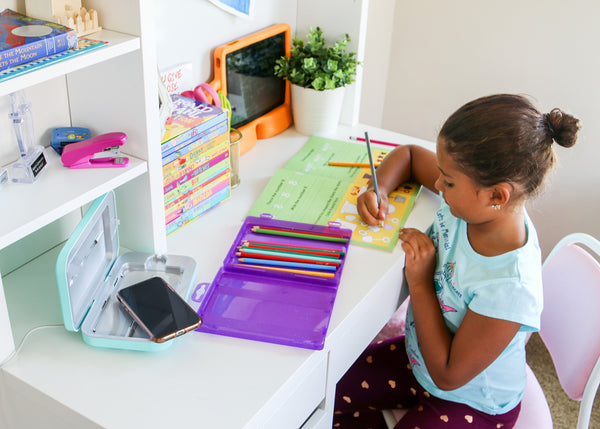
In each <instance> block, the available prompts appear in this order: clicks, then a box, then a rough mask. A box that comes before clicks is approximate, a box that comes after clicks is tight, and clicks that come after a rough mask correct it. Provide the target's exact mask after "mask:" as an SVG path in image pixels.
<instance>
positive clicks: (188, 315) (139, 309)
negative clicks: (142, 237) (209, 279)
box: [117, 277, 202, 343]
mask: <svg viewBox="0 0 600 429" xmlns="http://www.w3.org/2000/svg"><path fill="white" fill-rule="evenodd" d="M117 299H118V300H119V302H121V304H122V305H123V307H124V308H125V310H126V311H127V312H128V313H129V314H130V315H131V317H133V319H134V320H135V321H136V322H137V323H138V324H139V325H140V326H141V327H142V329H144V331H146V333H147V334H148V335H149V336H150V338H151V339H152V341H155V342H157V343H163V342H165V341H167V340H170V339H172V338H175V337H178V336H180V335H183V334H185V333H186V332H189V331H191V330H193V329H196V328H198V327H199V326H200V325H201V324H202V319H201V318H200V316H199V315H198V314H197V313H196V312H195V311H194V309H193V308H192V307H190V305H189V304H188V303H187V302H185V300H184V299H183V298H182V297H181V296H180V295H179V294H178V293H177V292H175V291H174V290H173V288H171V286H169V284H168V283H167V282H166V281H165V280H164V279H162V278H160V277H152V278H149V279H147V280H144V281H141V282H139V283H136V284H134V285H131V286H128V287H125V288H123V289H121V290H120V291H119V292H117Z"/></svg>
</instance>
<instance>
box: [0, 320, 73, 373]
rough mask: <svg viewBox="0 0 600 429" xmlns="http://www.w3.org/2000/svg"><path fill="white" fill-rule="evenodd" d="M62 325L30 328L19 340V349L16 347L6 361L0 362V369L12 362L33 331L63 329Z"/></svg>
mask: <svg viewBox="0 0 600 429" xmlns="http://www.w3.org/2000/svg"><path fill="white" fill-rule="evenodd" d="M63 327H64V325H62V324H60V325H42V326H37V327H35V328H31V329H30V330H29V331H28V332H27V333H26V334H25V336H24V337H23V339H22V340H21V343H20V344H19V347H17V348H16V349H15V350H13V352H12V353H11V354H10V355H8V357H7V358H6V359H4V360H3V361H2V362H0V368H3V367H4V366H5V365H6V364H8V363H9V362H10V361H11V360H13V358H14V357H15V356H17V355H18V354H19V352H20V351H21V349H22V348H23V344H25V340H27V338H28V337H29V336H30V335H31V334H33V333H34V332H35V331H39V330H41V329H44V328H63Z"/></svg>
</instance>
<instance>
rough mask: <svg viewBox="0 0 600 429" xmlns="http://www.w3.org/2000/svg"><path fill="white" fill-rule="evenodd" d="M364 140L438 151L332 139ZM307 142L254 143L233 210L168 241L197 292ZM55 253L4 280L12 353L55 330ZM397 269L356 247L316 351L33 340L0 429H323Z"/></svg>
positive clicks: (2, 385) (429, 201) (2, 392)
mask: <svg viewBox="0 0 600 429" xmlns="http://www.w3.org/2000/svg"><path fill="white" fill-rule="evenodd" d="M365 130H368V131H369V132H370V135H371V136H372V137H373V138H377V139H381V140H391V141H397V142H404V143H409V142H413V143H421V144H424V145H426V146H428V147H429V148H432V149H433V147H434V146H433V144H431V143H427V142H423V141H419V140H417V139H413V138H409V137H405V136H400V135H397V134H393V133H391V132H385V131H382V130H376V129H373V128H370V127H356V128H355V129H351V128H348V127H340V130H339V131H338V134H337V135H336V136H333V137H337V138H339V139H341V140H345V139H347V138H348V136H349V135H361V134H362V133H363V131H365ZM307 139H308V138H307V137H306V136H302V135H300V134H298V133H297V132H295V130H294V129H293V128H292V129H289V130H287V131H285V132H284V133H282V134H281V135H278V136H276V137H273V138H271V139H268V140H261V141H259V142H258V144H257V145H256V147H255V148H253V149H252V150H250V151H249V152H248V153H247V154H245V155H243V156H242V157H241V162H240V164H241V180H242V181H241V184H240V186H239V187H237V188H235V189H234V190H233V191H232V197H231V199H230V200H228V201H227V202H225V203H223V204H221V205H220V206H218V207H216V208H214V209H212V210H211V211H209V212H207V213H205V214H204V215H202V216H201V217H200V218H198V219H197V220H195V221H194V222H192V223H191V224H189V225H187V226H186V227H185V228H183V229H181V230H180V231H178V232H176V233H174V234H173V235H172V236H171V237H169V239H168V246H169V253H171V254H185V255H190V256H192V257H193V258H194V259H195V260H196V262H197V263H198V272H197V278H196V283H198V282H210V281H211V280H212V278H213V277H214V276H215V274H216V273H217V270H218V268H219V267H220V265H221V263H222V261H223V259H224V257H225V255H226V253H227V251H228V249H229V247H230V245H231V243H232V242H233V239H234V238H235V236H236V234H237V232H238V230H239V228H240V226H241V224H242V222H243V218H244V217H245V215H246V212H247V211H248V210H249V208H250V207H251V206H252V204H253V203H254V201H256V199H257V198H258V196H259V195H260V193H261V192H262V190H263V189H264V187H265V185H266V184H267V182H268V181H269V179H270V177H271V175H272V174H273V173H274V172H275V171H276V170H277V169H278V168H280V167H282V166H283V165H284V164H285V163H286V161H287V160H288V159H289V158H290V157H291V156H293V155H294V154H295V153H296V152H297V151H298V150H299V149H300V148H301V147H302V146H303V145H304V143H305V142H306V141H307ZM437 205H438V198H437V196H435V195H434V194H433V193H431V192H429V191H427V190H423V191H422V192H421V195H420V196H419V197H418V199H417V202H416V204H415V206H414V209H413V211H412V214H411V215H410V217H409V220H408V225H409V226H414V227H417V228H421V229H424V228H426V227H427V226H428V225H429V224H430V223H431V219H432V214H433V211H434V210H435V208H436V207H437ZM134 250H135V249H134ZM59 251H60V249H58V248H57V249H54V250H53V251H51V252H48V253H47V254H45V255H43V256H42V257H40V258H39V259H40V261H39V263H38V264H37V266H39V271H38V272H37V273H35V275H33V276H32V273H31V270H29V271H28V276H29V277H28V278H27V281H24V279H22V278H20V276H21V277H22V274H21V273H20V272H19V270H17V271H15V272H13V273H11V274H10V275H8V276H7V277H5V278H4V279H3V281H4V286H5V292H6V298H7V301H8V308H9V312H10V316H11V322H12V326H13V329H14V332H13V334H14V336H15V342H16V343H17V344H18V343H20V341H21V339H22V338H23V336H24V335H25V333H26V332H27V331H28V330H29V329H31V328H33V327H35V326H39V325H44V324H55V323H62V317H61V314H60V305H59V300H58V293H57V286H56V280H55V278H54V266H55V263H56V257H57V255H58V252H59ZM402 266H403V254H402V250H401V248H400V246H397V248H396V250H395V251H394V252H386V251H383V250H378V249H373V248H367V247H361V246H356V245H351V247H350V251H349V252H348V256H347V260H346V263H345V266H344V273H343V276H342V279H341V283H340V286H339V289H338V294H337V297H336V301H335V305H334V309H333V314H332V317H331V322H330V326H329V330H328V334H327V339H326V342H325V347H324V349H323V350H318V351H314V350H307V349H302V348H295V347H289V346H282V345H276V344H269V343H262V342H255V341H250V340H243V339H237V338H230V337H225V336H218V335H211V334H205V333H198V332H194V333H190V334H187V335H185V336H184V337H182V338H180V339H179V341H178V342H177V343H176V344H174V345H173V347H171V348H170V349H168V350H166V351H164V352H158V353H143V352H129V351H118V350H109V349H100V348H94V347H90V346H88V345H86V344H85V343H84V342H83V340H82V339H81V336H80V335H79V334H77V333H71V332H68V331H66V330H65V329H62V328H49V329H45V330H41V331H38V332H35V333H34V334H32V336H30V337H29V338H28V339H27V341H26V342H25V345H24V347H23V349H22V350H21V352H20V354H19V355H18V356H17V357H16V358H15V359H14V360H13V361H11V362H10V363H9V364H8V365H7V366H6V367H5V368H4V369H3V370H1V371H0V427H1V428H4V427H7V428H11V429H12V428H14V427H18V428H40V427H44V428H67V427H68V428H70V427H77V428H88V427H89V428H97V427H106V428H128V429H131V428H144V429H150V428H165V427H170V428H186V427H198V428H210V429H212V428H219V429H229V428H232V429H237V428H248V429H250V428H260V429H267V428H273V429H284V428H297V427H301V426H303V425H304V426H303V427H304V428H330V427H331V419H332V407H333V395H334V393H335V383H336V382H337V380H338V379H339V378H340V377H341V376H342V375H343V374H344V372H345V371H346V370H347V369H348V367H349V366H350V365H351V364H352V362H353V361H354V360H355V358H356V357H357V356H358V355H359V354H360V353H361V352H362V350H363V349H364V348H365V347H366V346H367V344H368V343H369V342H370V340H371V339H372V338H373V337H374V336H375V335H376V334H377V332H378V331H379V329H380V328H381V327H382V326H383V325H384V324H385V322H386V321H387V320H388V319H389V317H390V315H391V314H392V313H393V311H394V309H395V308H396V307H397V305H398V300H399V295H400V280H401V271H402ZM27 283H28V284H30V287H25V288H24V287H20V288H17V287H14V285H23V284H27ZM3 425H4V426H3Z"/></svg>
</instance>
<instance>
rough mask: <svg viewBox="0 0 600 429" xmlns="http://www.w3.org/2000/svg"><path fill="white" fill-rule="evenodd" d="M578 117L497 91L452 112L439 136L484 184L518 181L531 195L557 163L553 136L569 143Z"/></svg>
mask: <svg viewBox="0 0 600 429" xmlns="http://www.w3.org/2000/svg"><path fill="white" fill-rule="evenodd" d="M579 129H580V121H579V119H577V118H575V117H574V116H572V115H570V114H567V113H565V112H563V111H562V110H560V109H552V111H551V112H550V113H545V114H544V113H540V111H539V110H538V109H537V108H536V107H535V106H534V105H533V103H532V102H531V101H529V100H528V99H527V98H526V97H524V96H521V95H512V94H497V95H490V96H487V97H482V98H478V99H477V100H474V101H471V102H469V103H467V104H465V105H464V106H462V107H461V108H460V109H458V110H457V111H456V112H454V113H453V114H452V115H451V116H450V117H449V118H448V119H447V120H446V122H445V123H444V125H443V127H442V129H441V131H440V134H439V137H440V138H441V142H442V144H443V145H444V148H445V150H446V151H447V152H448V154H449V155H450V156H451V157H452V158H453V160H454V161H455V162H456V163H457V164H458V166H459V167H461V168H462V169H463V170H464V173H465V174H466V175H468V176H470V177H471V178H472V179H473V180H474V181H475V182H476V183H478V184H479V185H481V186H492V185H495V184H497V183H501V182H509V183H513V184H518V185H520V186H519V189H520V190H521V191H522V195H523V196H532V195H534V194H535V193H536V191H538V189H539V188H540V185H541V184H542V183H543V181H544V178H545V176H546V173H547V172H548V171H549V170H550V169H551V168H552V167H553V166H554V165H555V163H556V154H555V152H554V148H553V142H556V143H557V144H559V145H560V146H563V147H571V146H573V145H574V144H575V142H576V141H577V132H578V131H579Z"/></svg>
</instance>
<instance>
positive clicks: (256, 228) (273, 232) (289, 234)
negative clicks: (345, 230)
mask: <svg viewBox="0 0 600 429" xmlns="http://www.w3.org/2000/svg"><path fill="white" fill-rule="evenodd" d="M252 232H256V233H257V234H268V235H280V236H283V237H296V238H306V239H307V240H319V241H335V242H338V243H347V242H348V241H349V239H348V238H344V237H339V236H335V235H317V234H311V233H310V232H303V231H295V232H290V231H279V230H276V229H269V228H262V227H259V226H253V227H252Z"/></svg>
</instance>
